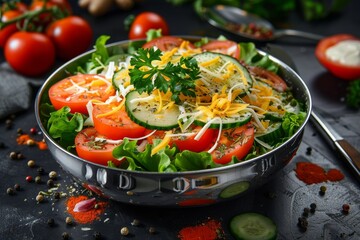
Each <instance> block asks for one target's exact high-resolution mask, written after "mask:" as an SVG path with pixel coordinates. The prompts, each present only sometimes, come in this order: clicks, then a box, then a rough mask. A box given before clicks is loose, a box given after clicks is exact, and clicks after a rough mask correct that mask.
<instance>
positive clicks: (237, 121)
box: [194, 112, 252, 129]
mask: <svg viewBox="0 0 360 240" xmlns="http://www.w3.org/2000/svg"><path fill="white" fill-rule="evenodd" d="M251 116H252V115H251V113H250V112H244V113H239V114H238V115H237V116H233V117H226V118H221V120H220V119H219V120H214V121H213V122H212V123H211V124H210V126H209V128H215V129H219V128H220V125H221V124H222V129H230V128H236V127H239V126H242V125H244V124H246V123H248V122H250V120H251ZM220 121H221V122H220ZM206 123H207V121H203V120H201V119H195V121H194V124H196V125H198V126H204V125H205V124H206Z"/></svg>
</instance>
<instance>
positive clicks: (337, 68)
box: [315, 34, 360, 80]
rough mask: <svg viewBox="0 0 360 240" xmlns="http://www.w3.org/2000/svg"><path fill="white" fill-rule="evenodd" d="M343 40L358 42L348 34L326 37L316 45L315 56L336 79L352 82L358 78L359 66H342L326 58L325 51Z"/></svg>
mask: <svg viewBox="0 0 360 240" xmlns="http://www.w3.org/2000/svg"><path fill="white" fill-rule="evenodd" d="M345 40H356V41H360V39H359V38H356V37H355V36H352V35H348V34H338V35H334V36H331V37H326V38H324V39H322V40H321V41H320V42H319V43H318V44H317V46H316V49H315V56H316V57H317V59H318V61H319V62H320V63H321V64H322V65H323V66H324V67H325V68H327V69H328V70H329V71H330V72H331V73H332V74H334V75H335V76H336V77H339V78H341V79H345V80H354V79H357V78H360V65H357V66H350V65H344V64H342V63H340V62H335V61H332V60H331V59H329V58H328V57H327V56H326V50H327V49H328V48H329V47H331V46H334V45H335V44H337V43H340V42H341V41H345Z"/></svg>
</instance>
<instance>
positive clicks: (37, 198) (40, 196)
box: [36, 194, 44, 203]
mask: <svg viewBox="0 0 360 240" xmlns="http://www.w3.org/2000/svg"><path fill="white" fill-rule="evenodd" d="M36 201H37V202H39V203H41V202H43V201H44V196H43V195H42V194H38V195H37V196H36Z"/></svg>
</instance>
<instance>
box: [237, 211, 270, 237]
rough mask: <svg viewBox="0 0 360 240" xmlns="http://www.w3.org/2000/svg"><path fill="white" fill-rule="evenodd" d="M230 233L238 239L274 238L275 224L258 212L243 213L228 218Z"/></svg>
mask: <svg viewBox="0 0 360 240" xmlns="http://www.w3.org/2000/svg"><path fill="white" fill-rule="evenodd" d="M230 231H231V234H232V235H233V236H234V237H235V238H236V239H238V240H240V239H246V240H271V239H276V235H277V227H276V224H275V223H274V222H273V221H272V220H271V219H270V218H268V217H266V216H264V215H262V214H259V213H243V214H239V215H237V216H235V217H233V218H232V219H231V220H230Z"/></svg>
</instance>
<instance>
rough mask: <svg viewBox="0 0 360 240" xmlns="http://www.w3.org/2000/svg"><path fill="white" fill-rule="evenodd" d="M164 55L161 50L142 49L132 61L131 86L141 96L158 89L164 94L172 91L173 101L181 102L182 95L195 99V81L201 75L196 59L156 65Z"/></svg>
mask: <svg viewBox="0 0 360 240" xmlns="http://www.w3.org/2000/svg"><path fill="white" fill-rule="evenodd" d="M162 55H163V53H162V52H161V50H159V49H154V48H150V49H143V48H140V49H139V50H138V51H137V52H136V53H135V54H134V55H133V56H134V57H133V58H132V59H131V61H130V63H131V65H132V66H133V68H132V69H130V70H129V75H130V78H131V84H133V85H134V87H135V89H136V90H137V91H138V92H139V93H140V94H141V93H143V92H146V93H151V92H152V91H153V90H154V89H158V90H160V91H161V92H163V93H167V92H168V91H171V93H172V96H171V99H172V100H173V101H175V103H179V102H180V94H183V95H185V96H192V97H195V91H194V89H195V80H196V79H198V76H199V74H200V70H199V66H198V64H197V62H196V60H195V59H193V58H191V57H189V58H184V57H181V59H180V61H179V62H178V63H177V64H173V63H171V62H168V63H167V64H166V65H165V66H161V65H154V62H155V61H161V56H162Z"/></svg>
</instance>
